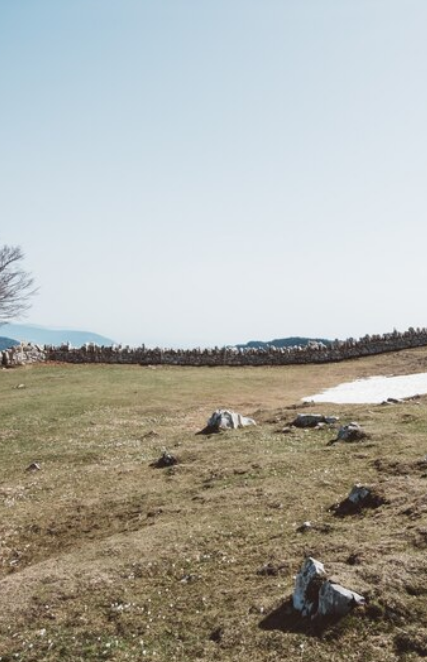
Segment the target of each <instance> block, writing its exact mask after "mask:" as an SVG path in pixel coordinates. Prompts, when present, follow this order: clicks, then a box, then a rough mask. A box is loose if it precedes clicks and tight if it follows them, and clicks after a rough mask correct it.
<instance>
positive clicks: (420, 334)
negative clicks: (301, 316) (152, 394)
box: [9, 328, 427, 366]
mask: <svg viewBox="0 0 427 662" xmlns="http://www.w3.org/2000/svg"><path fill="white" fill-rule="evenodd" d="M422 346H427V329H425V328H424V329H413V328H410V329H408V331H405V332H403V333H400V332H398V331H394V332H393V333H387V334H384V335H375V336H364V337H363V338H360V339H359V340H354V339H353V338H349V339H348V340H344V341H342V340H336V341H334V342H333V343H331V345H329V346H325V345H322V344H315V345H308V346H306V347H300V346H297V347H283V348H280V347H274V346H269V347H267V348H262V349H253V348H250V349H245V348H241V349H237V348H231V347H222V348H219V347H216V348H214V349H200V348H198V349H188V350H180V349H167V348H160V347H156V348H154V349H148V348H146V347H144V346H142V347H137V348H131V347H121V346H118V347H98V346H97V345H92V344H88V345H85V346H83V347H81V348H79V349H76V348H72V347H70V346H68V345H63V346H61V347H45V352H46V360H48V361H61V362H68V363H112V364H113V363H114V364H116V363H119V364H139V365H179V366H222V365H226V366H265V365H292V364H305V363H332V362H337V361H344V360H347V359H353V358H360V357H362V356H371V355H374V354H383V353H385V352H395V351H398V350H402V349H411V348H414V347H422ZM9 351H10V350H9Z"/></svg>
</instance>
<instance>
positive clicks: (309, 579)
mask: <svg viewBox="0 0 427 662" xmlns="http://www.w3.org/2000/svg"><path fill="white" fill-rule="evenodd" d="M325 580H326V572H325V567H324V565H323V563H320V561H316V560H315V559H313V558H311V557H309V558H307V559H306V560H305V561H304V563H303V566H302V568H301V570H300V571H299V573H298V574H297V576H296V578H295V589H294V593H293V595H292V604H293V606H294V609H296V610H297V611H300V612H301V614H302V615H303V616H313V615H314V614H315V613H316V612H317V609H318V602H319V591H320V587H321V585H322V584H323V582H324V581H325Z"/></svg>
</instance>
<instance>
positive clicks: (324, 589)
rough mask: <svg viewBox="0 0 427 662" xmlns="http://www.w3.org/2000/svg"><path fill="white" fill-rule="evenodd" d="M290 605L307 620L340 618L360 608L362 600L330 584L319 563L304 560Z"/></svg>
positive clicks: (353, 593)
mask: <svg viewBox="0 0 427 662" xmlns="http://www.w3.org/2000/svg"><path fill="white" fill-rule="evenodd" d="M292 604H293V607H294V609H295V610H296V611H299V612H300V613H301V615H302V616H308V617H310V618H319V617H320V618H325V617H332V616H334V617H337V616H338V617H340V616H345V615H346V614H348V612H349V611H351V609H353V607H356V606H359V605H364V604H365V599H364V598H363V596H361V595H359V594H358V593H355V592H354V591H350V590H349V589H347V588H344V587H343V586H340V584H336V583H334V582H331V581H330V580H329V579H328V578H327V575H326V572H325V568H324V565H323V563H321V562H320V561H316V559H313V558H311V557H309V558H307V559H306V560H305V561H304V563H303V565H302V567H301V570H300V571H299V573H298V574H297V576H296V578H295V589H294V593H293V595H292Z"/></svg>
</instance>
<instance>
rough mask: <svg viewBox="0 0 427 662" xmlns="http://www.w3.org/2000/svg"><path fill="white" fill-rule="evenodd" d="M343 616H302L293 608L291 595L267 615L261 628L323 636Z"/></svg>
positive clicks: (260, 625) (261, 623)
mask: <svg viewBox="0 0 427 662" xmlns="http://www.w3.org/2000/svg"><path fill="white" fill-rule="evenodd" d="M340 620H342V617H339V616H338V617H328V618H321V617H317V618H309V617H304V616H301V613H300V612H299V611H296V609H294V608H293V605H292V597H289V598H288V599H287V600H285V602H283V603H282V604H281V605H280V606H279V607H278V608H277V609H275V610H274V611H272V612H271V613H270V614H268V616H266V617H265V618H264V619H263V620H262V621H261V622H260V624H259V627H260V629H261V630H267V631H272V630H279V631H280V632H292V633H293V634H305V635H307V636H311V637H321V636H322V635H323V634H324V633H325V632H327V631H328V630H330V629H331V628H333V627H334V626H336V624H337V623H338V622H339V621H340Z"/></svg>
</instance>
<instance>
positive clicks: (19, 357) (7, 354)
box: [0, 343, 47, 368]
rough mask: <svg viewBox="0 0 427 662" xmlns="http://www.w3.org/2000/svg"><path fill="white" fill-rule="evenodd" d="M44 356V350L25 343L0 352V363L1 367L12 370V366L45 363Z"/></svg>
mask: <svg viewBox="0 0 427 662" xmlns="http://www.w3.org/2000/svg"><path fill="white" fill-rule="evenodd" d="M46 356H47V355H46V352H45V350H44V349H43V348H42V347H40V346H39V345H33V344H31V343H29V344H27V343H25V344H21V345H15V346H14V347H10V348H9V349H5V350H3V351H2V352H0V361H1V365H2V366H3V367H5V368H12V367H14V366H19V365H27V364H28V363H38V362H40V361H45V360H46Z"/></svg>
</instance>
